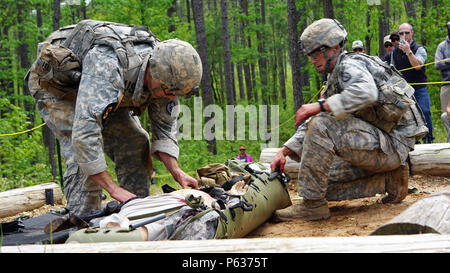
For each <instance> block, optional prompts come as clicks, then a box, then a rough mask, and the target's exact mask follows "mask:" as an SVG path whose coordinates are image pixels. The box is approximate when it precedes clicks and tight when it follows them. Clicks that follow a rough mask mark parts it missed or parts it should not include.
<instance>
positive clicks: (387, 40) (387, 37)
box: [383, 35, 392, 44]
mask: <svg viewBox="0 0 450 273" xmlns="http://www.w3.org/2000/svg"><path fill="white" fill-rule="evenodd" d="M390 37H391V35H386V36H384V39H383V44H385V43H386V42H389V43H392V41H391V39H390Z"/></svg>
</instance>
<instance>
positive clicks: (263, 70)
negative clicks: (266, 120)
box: [255, 0, 269, 105]
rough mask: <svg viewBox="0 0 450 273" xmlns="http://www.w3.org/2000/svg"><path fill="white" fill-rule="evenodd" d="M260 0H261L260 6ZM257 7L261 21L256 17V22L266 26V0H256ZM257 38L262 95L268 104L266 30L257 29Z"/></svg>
mask: <svg viewBox="0 0 450 273" xmlns="http://www.w3.org/2000/svg"><path fill="white" fill-rule="evenodd" d="M258 2H260V3H259V7H258ZM255 7H256V8H257V9H258V8H259V11H260V14H261V21H259V20H258V19H256V23H257V24H261V25H263V26H264V25H265V24H266V16H265V6H264V0H261V1H258V0H255ZM256 38H257V40H258V53H259V58H258V67H259V78H260V83H261V97H262V103H263V104H264V105H267V104H268V100H269V87H268V82H267V58H266V57H265V56H264V54H265V46H264V41H265V40H266V37H265V34H264V32H261V31H256Z"/></svg>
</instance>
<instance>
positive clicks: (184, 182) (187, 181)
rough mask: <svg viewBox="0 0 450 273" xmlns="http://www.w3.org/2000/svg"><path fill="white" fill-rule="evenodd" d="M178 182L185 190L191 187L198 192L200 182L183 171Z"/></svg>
mask: <svg viewBox="0 0 450 273" xmlns="http://www.w3.org/2000/svg"><path fill="white" fill-rule="evenodd" d="M177 181H178V183H180V185H181V187H182V188H183V189H186V188H188V187H191V188H193V189H196V190H198V181H197V180H196V179H195V178H193V177H191V176H190V175H188V174H187V173H185V172H183V171H181V175H180V176H179V177H177Z"/></svg>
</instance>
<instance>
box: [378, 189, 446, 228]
mask: <svg viewBox="0 0 450 273" xmlns="http://www.w3.org/2000/svg"><path fill="white" fill-rule="evenodd" d="M420 233H439V234H450V186H448V187H446V188H444V189H443V190H442V191H440V192H437V193H433V194H431V195H429V196H427V197H424V198H422V199H420V200H419V201H417V202H416V203H414V204H413V205H412V206H410V207H409V208H407V209H406V210H405V211H403V212H402V213H401V214H400V215H398V216H396V217H394V218H393V219H392V220H391V221H389V222H388V223H387V224H385V225H383V226H381V227H379V228H378V229H377V230H375V231H374V232H372V235H392V234H420Z"/></svg>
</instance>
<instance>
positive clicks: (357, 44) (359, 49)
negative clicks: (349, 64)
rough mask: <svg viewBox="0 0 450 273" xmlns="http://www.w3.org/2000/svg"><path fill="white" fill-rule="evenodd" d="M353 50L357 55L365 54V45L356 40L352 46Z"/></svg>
mask: <svg viewBox="0 0 450 273" xmlns="http://www.w3.org/2000/svg"><path fill="white" fill-rule="evenodd" d="M352 50H353V52H355V53H365V52H366V51H365V50H364V44H363V42H362V41H361V40H356V41H354V42H353V44H352Z"/></svg>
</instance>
